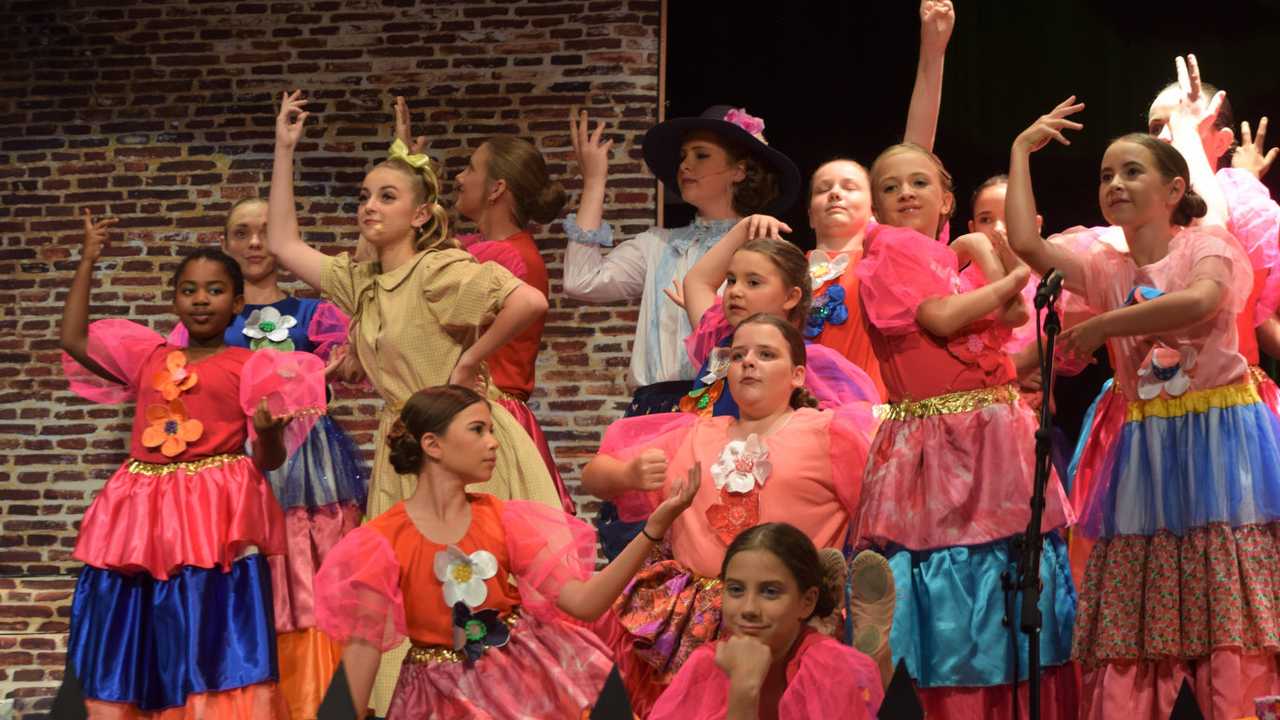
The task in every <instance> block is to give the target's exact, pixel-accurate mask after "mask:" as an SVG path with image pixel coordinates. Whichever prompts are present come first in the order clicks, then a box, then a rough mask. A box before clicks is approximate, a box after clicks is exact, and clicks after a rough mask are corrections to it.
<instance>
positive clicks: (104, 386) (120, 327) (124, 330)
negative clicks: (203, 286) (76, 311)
mask: <svg viewBox="0 0 1280 720" xmlns="http://www.w3.org/2000/svg"><path fill="white" fill-rule="evenodd" d="M161 345H164V338H163V337H161V336H160V333H158V332H156V331H155V330H152V329H151V328H149V327H147V326H145V325H139V324H138V323H135V322H131V321H129V320H121V319H118V318H117V319H109V320H98V321H97V322H93V323H90V324H89V342H88V346H87V348H86V349H87V351H88V353H89V357H90V359H92V360H93V361H94V362H96V363H98V364H99V365H101V366H102V368H103V369H104V370H106V371H107V372H109V373H111V375H112V376H114V377H116V378H118V379H119V380H120V382H119V383H115V382H111V381H110V380H107V379H105V378H102V377H99V376H98V375H97V373H94V372H93V371H92V370H89V369H88V368H86V367H85V366H83V365H81V364H80V363H78V362H76V360H75V359H74V358H72V357H71V356H70V355H68V354H67V353H65V352H64V353H62V372H63V374H64V375H65V376H66V378H67V382H68V383H69V384H70V386H71V391H72V392H74V393H75V394H77V395H79V396H80V397H82V398H84V399H86V400H91V401H93V402H97V403H104V404H115V403H122V402H126V401H128V400H131V399H133V398H134V397H135V396H136V395H137V392H138V386H139V378H138V375H139V374H140V373H141V372H142V366H143V364H144V363H146V361H147V358H149V357H151V354H152V353H153V352H155V349H156V348H158V347H160V346H161Z"/></svg>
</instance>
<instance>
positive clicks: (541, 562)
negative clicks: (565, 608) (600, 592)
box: [502, 500, 596, 619]
mask: <svg viewBox="0 0 1280 720" xmlns="http://www.w3.org/2000/svg"><path fill="white" fill-rule="evenodd" d="M502 527H503V530H504V531H505V532H506V534H507V553H508V556H509V557H510V559H511V573H512V574H513V575H515V576H516V579H517V580H519V582H520V604H521V606H522V607H523V608H524V609H525V610H528V611H529V612H531V613H533V614H534V616H535V617H539V618H541V619H550V618H555V617H562V614H561V613H560V610H559V609H558V608H557V607H556V603H557V601H558V600H559V599H560V591H561V590H562V589H563V588H564V585H565V583H567V582H569V581H571V580H578V581H585V580H587V579H589V578H590V577H591V575H592V573H594V572H595V566H596V531H595V529H594V528H592V527H591V526H590V525H588V524H587V523H585V522H583V521H582V520H579V519H578V518H576V517H574V516H572V515H569V514H568V513H566V512H564V511H563V510H560V509H558V508H553V507H548V506H547V505H544V504H542V503H539V502H532V501H529V500H507V501H506V502H504V503H503V504H502Z"/></svg>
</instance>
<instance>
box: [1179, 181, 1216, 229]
mask: <svg viewBox="0 0 1280 720" xmlns="http://www.w3.org/2000/svg"><path fill="white" fill-rule="evenodd" d="M1208 212H1209V206H1208V204H1206V203H1205V201H1204V198H1202V197H1200V193H1198V192H1196V191H1195V189H1193V188H1187V191H1186V192H1185V193H1183V195H1182V199H1181V200H1179V201H1178V206H1177V207H1175V208H1174V209H1173V214H1172V216H1171V217H1170V218H1169V221H1170V222H1172V223H1173V224H1174V225H1182V226H1183V227H1186V226H1187V225H1190V224H1191V223H1192V221H1194V220H1195V219H1196V218H1202V217H1204V216H1205V214H1206V213H1208Z"/></svg>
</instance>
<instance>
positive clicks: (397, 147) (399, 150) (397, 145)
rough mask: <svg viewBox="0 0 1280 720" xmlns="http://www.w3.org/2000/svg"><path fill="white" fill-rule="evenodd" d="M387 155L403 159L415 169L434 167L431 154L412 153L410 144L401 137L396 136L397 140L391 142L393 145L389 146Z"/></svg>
mask: <svg viewBox="0 0 1280 720" xmlns="http://www.w3.org/2000/svg"><path fill="white" fill-rule="evenodd" d="M387 157H389V158H395V159H397V160H402V161H404V162H405V164H407V165H408V166H409V167H412V168H414V169H415V170H422V169H423V168H426V169H427V170H431V169H432V168H431V158H430V157H429V156H427V155H425V154H423V153H410V152H409V146H408V145H405V144H404V141H403V140H401V139H400V138H396V140H395V142H393V143H391V147H389V148H387Z"/></svg>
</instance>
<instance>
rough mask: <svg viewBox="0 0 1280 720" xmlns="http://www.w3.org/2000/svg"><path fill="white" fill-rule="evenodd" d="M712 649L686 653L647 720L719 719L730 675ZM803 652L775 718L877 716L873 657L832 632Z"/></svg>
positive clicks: (878, 689)
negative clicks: (717, 664)
mask: <svg viewBox="0 0 1280 720" xmlns="http://www.w3.org/2000/svg"><path fill="white" fill-rule="evenodd" d="M715 649H716V646H715V644H707V645H703V646H702V647H700V648H698V649H697V650H695V651H694V653H693V654H692V655H690V656H689V659H688V661H686V662H685V664H684V666H683V667H681V668H680V672H679V673H678V674H676V677H675V679H673V680H672V681H671V685H669V686H668V687H667V689H666V690H665V691H664V692H663V693H662V696H661V697H660V698H658V702H657V704H656V705H655V706H654V708H653V711H652V712H650V713H649V716H648V718H649V720H723V718H724V717H725V712H726V707H727V704H728V697H729V678H728V676H727V675H725V673H724V671H723V670H721V669H720V668H719V667H718V666H716V660H715ZM801 652H802V654H801V655H800V656H799V657H798V658H796V659H795V660H793V661H792V663H791V664H790V665H788V668H787V671H788V672H787V675H788V680H787V689H786V690H785V691H784V692H783V694H782V698H781V700H780V701H779V702H778V718H779V720H809V719H810V718H846V719H848V720H859V719H861V718H866V719H867V720H870V719H871V718H874V717H875V716H876V711H878V710H879V709H880V703H881V702H882V701H883V699H884V691H883V690H882V689H881V685H880V673H879V671H878V670H877V669H876V666H875V664H874V663H873V662H872V660H871V658H869V657H867V656H866V655H863V654H862V653H860V652H858V651H857V650H854V649H853V648H851V647H848V646H846V645H841V644H840V643H839V642H838V641H836V640H834V639H830V638H824V639H818V640H816V641H814V642H809V643H807V644H806V647H804V648H803V649H802V651H801ZM940 717H943V716H940ZM974 717H977V716H974Z"/></svg>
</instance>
